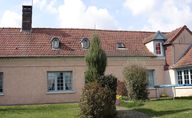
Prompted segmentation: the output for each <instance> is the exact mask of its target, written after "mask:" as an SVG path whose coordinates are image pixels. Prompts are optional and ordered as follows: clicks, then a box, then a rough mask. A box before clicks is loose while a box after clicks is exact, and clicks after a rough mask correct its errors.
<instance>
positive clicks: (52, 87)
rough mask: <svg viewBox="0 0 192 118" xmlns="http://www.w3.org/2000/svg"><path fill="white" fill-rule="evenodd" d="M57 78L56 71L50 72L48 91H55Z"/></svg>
mask: <svg viewBox="0 0 192 118" xmlns="http://www.w3.org/2000/svg"><path fill="white" fill-rule="evenodd" d="M56 78H57V74H56V73H48V91H55V90H56V89H55V79H56Z"/></svg>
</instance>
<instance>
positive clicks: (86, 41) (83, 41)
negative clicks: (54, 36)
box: [80, 38, 90, 49]
mask: <svg viewBox="0 0 192 118" xmlns="http://www.w3.org/2000/svg"><path fill="white" fill-rule="evenodd" d="M80 43H81V47H82V48H84V49H88V48H89V45H90V41H89V39H88V38H83V39H81V41H80Z"/></svg>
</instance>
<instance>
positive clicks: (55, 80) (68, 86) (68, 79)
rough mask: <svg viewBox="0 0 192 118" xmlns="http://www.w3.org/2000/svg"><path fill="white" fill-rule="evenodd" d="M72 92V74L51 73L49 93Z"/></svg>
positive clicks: (49, 75)
mask: <svg viewBox="0 0 192 118" xmlns="http://www.w3.org/2000/svg"><path fill="white" fill-rule="evenodd" d="M65 90H72V72H49V73H48V91H65Z"/></svg>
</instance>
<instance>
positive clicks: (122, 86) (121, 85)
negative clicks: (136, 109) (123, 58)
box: [117, 80, 127, 96]
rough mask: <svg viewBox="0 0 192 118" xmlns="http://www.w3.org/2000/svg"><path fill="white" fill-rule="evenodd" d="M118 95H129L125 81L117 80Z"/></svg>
mask: <svg viewBox="0 0 192 118" xmlns="http://www.w3.org/2000/svg"><path fill="white" fill-rule="evenodd" d="M117 95H121V96H127V88H126V85H125V82H124V81H119V80H118V81H117Z"/></svg>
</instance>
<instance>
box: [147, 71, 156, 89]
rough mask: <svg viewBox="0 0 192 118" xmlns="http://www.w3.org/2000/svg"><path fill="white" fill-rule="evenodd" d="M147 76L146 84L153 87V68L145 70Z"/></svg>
mask: <svg viewBox="0 0 192 118" xmlns="http://www.w3.org/2000/svg"><path fill="white" fill-rule="evenodd" d="M147 76H148V77H147V78H148V86H149V87H154V70H148V71H147Z"/></svg>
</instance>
